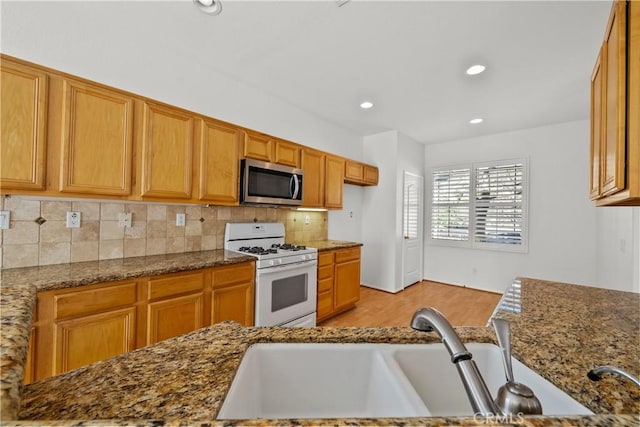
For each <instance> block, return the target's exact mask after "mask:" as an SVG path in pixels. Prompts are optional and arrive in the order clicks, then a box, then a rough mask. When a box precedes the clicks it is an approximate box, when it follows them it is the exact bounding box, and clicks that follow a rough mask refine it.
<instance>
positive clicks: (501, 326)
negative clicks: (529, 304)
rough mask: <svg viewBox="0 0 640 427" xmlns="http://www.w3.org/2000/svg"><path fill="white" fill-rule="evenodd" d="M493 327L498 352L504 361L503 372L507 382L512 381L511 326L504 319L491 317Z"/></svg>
mask: <svg viewBox="0 0 640 427" xmlns="http://www.w3.org/2000/svg"><path fill="white" fill-rule="evenodd" d="M491 323H492V324H493V329H494V330H495V331H496V337H497V338H498V345H499V346H500V353H501V354H502V361H503V363H504V373H505V376H506V377H507V382H511V383H512V382H514V381H513V366H512V365H511V328H510V327H509V322H508V321H506V320H504V319H499V318H497V317H494V318H493V319H491Z"/></svg>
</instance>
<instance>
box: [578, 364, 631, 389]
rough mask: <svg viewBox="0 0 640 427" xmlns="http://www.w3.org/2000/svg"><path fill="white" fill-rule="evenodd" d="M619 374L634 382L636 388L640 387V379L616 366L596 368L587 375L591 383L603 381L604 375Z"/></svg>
mask: <svg viewBox="0 0 640 427" xmlns="http://www.w3.org/2000/svg"><path fill="white" fill-rule="evenodd" d="M606 373H609V374H618V375H620V376H622V377H624V378H626V379H628V380H629V381H631V382H633V383H634V384H635V385H636V386H638V387H640V380H638V378H636V377H634V376H633V375H631V374H630V373H628V372H627V371H625V370H623V369H620V368H617V367H615V366H607V365H605V366H598V367H596V368H593V369H592V370H590V371H589V372H588V373H587V376H588V377H589V379H590V380H591V381H600V380H601V379H602V374H606Z"/></svg>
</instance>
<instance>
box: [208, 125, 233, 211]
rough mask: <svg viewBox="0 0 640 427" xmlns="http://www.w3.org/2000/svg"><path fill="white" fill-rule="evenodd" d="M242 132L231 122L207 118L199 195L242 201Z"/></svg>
mask: <svg viewBox="0 0 640 427" xmlns="http://www.w3.org/2000/svg"><path fill="white" fill-rule="evenodd" d="M241 135H242V132H241V131H240V130H239V129H238V128H235V127H233V126H231V125H226V124H222V123H218V122H214V121H210V120H204V121H203V125H202V133H201V143H200V144H201V145H200V192H199V199H200V200H202V201H206V202H211V203H217V204H226V205H235V204H238V188H239V173H240V172H239V161H240V143H241V139H240V138H241Z"/></svg>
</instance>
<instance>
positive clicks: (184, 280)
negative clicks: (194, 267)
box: [147, 271, 204, 300]
mask: <svg viewBox="0 0 640 427" xmlns="http://www.w3.org/2000/svg"><path fill="white" fill-rule="evenodd" d="M203 285H204V272H203V271H198V272H196V273H193V272H190V273H177V274H171V275H166V276H161V277H159V278H154V279H150V280H149V283H148V285H147V286H148V290H149V299H150V300H155V299H158V298H164V297H168V296H171V295H179V294H187V293H192V292H197V291H201V290H202V288H203Z"/></svg>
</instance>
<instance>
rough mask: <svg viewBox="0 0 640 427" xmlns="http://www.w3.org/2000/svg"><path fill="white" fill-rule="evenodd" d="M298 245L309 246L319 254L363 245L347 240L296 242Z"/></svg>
mask: <svg viewBox="0 0 640 427" xmlns="http://www.w3.org/2000/svg"><path fill="white" fill-rule="evenodd" d="M294 244H296V245H303V246H308V247H310V248H316V249H318V252H322V251H331V250H334V249H347V248H355V247H358V246H362V243H357V242H349V241H345V240H308V241H300V242H294Z"/></svg>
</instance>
